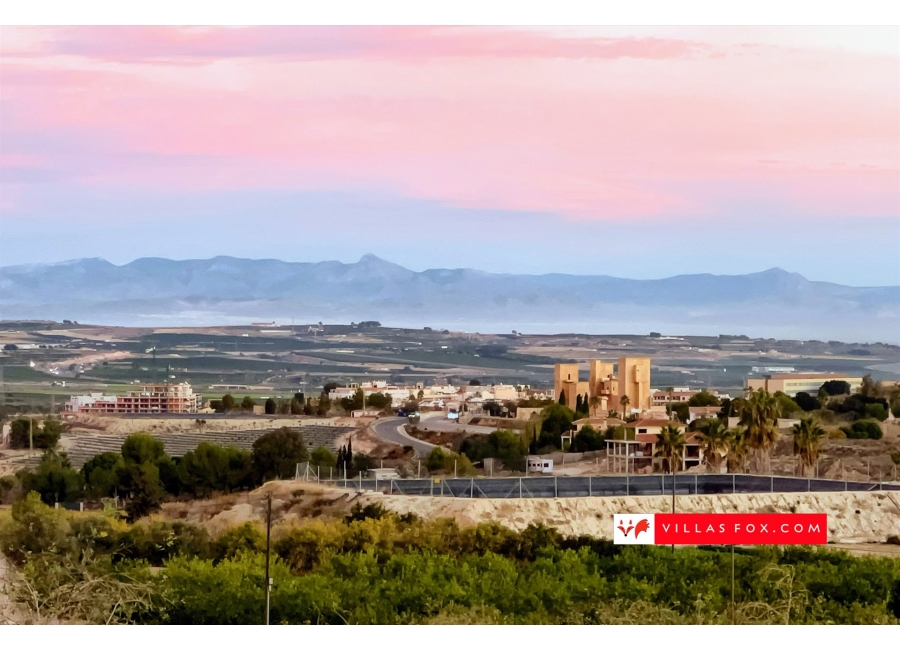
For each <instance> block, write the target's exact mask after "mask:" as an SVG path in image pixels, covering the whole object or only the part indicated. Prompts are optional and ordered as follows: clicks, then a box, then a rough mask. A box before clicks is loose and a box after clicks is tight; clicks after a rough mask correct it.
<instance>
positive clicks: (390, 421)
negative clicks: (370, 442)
mask: <svg viewBox="0 0 900 650" xmlns="http://www.w3.org/2000/svg"><path fill="white" fill-rule="evenodd" d="M407 422H408V420H407V419H406V418H384V419H383V420H376V421H375V422H374V423H372V433H374V434H375V435H376V436H377V437H378V438H381V439H382V440H384V441H385V442H392V443H394V444H395V445H403V446H407V445H408V446H410V447H412V448H413V449H415V450H416V454H418V455H421V456H425V455H427V454H428V452H430V451H431V450H432V449H433V448H434V447H435V446H436V445H432V444H431V443H430V442H424V441H422V440H417V439H416V438H413V437H412V436H411V435H409V434H408V433H406V431H404V429H403V427H404V426H405V425H406V424H407Z"/></svg>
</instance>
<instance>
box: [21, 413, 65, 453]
mask: <svg viewBox="0 0 900 650" xmlns="http://www.w3.org/2000/svg"><path fill="white" fill-rule="evenodd" d="M65 427H66V425H64V424H63V423H61V422H60V421H59V420H55V419H53V418H47V419H46V420H44V422H43V424H42V423H40V422H38V421H36V420H34V419H28V418H20V419H18V420H13V421H12V423H11V424H10V432H9V444H10V446H11V447H12V448H13V449H28V448H29V447H30V445H31V443H32V441H33V442H34V448H35V449H53V448H54V447H56V443H57V442H59V438H60V436H61V435H62V433H63V431H65Z"/></svg>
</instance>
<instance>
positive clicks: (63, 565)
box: [0, 495, 900, 624]
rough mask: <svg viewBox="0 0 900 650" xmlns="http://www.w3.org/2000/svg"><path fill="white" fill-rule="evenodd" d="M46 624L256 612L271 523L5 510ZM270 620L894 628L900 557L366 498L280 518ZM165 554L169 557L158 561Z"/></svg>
mask: <svg viewBox="0 0 900 650" xmlns="http://www.w3.org/2000/svg"><path fill="white" fill-rule="evenodd" d="M0 543H2V550H3V553H4V554H5V555H6V556H7V558H8V560H9V561H10V564H11V565H12V566H13V582H12V588H11V590H12V592H13V593H12V596H13V598H14V599H15V600H17V601H19V602H20V603H21V604H22V605H23V606H24V607H26V608H27V610H28V611H29V612H30V613H31V616H32V618H33V620H35V621H51V620H58V619H73V620H82V621H91V622H96V623H106V622H118V623H127V622H133V623H182V624H200V623H218V624H255V623H260V622H261V621H262V620H263V615H264V592H263V583H264V575H265V554H264V553H265V532H264V530H262V529H261V528H260V527H258V526H256V525H255V524H244V525H243V526H240V527H238V528H234V529H231V530H228V531H226V532H225V533H224V534H222V535H221V536H219V537H218V538H211V537H210V536H209V535H208V534H207V533H206V532H205V530H204V529H202V528H199V527H197V526H193V525H190V524H185V523H181V522H167V521H158V522H154V523H149V524H137V525H129V524H126V523H124V522H122V521H120V520H119V519H117V517H116V516H115V513H113V512H108V513H105V514H103V515H92V516H84V515H79V514H65V513H62V512H60V511H54V510H53V509H51V508H48V507H47V506H45V505H43V504H42V503H41V502H40V499H39V498H37V496H36V495H31V496H30V497H29V498H27V499H25V500H23V501H21V502H19V503H18V504H16V506H15V507H14V509H13V516H12V517H11V518H7V519H6V520H4V521H3V522H2V523H0ZM272 550H273V563H272V576H273V578H274V588H273V592H272V610H271V617H272V621H273V622H274V623H329V624H341V623H351V624H386V623H391V624H392V623H535V624H559V623H648V624H661V623H730V622H732V620H733V621H735V622H738V623H894V624H896V623H898V622H900V621H898V615H900V561H898V560H892V559H883V558H854V557H851V556H849V555H847V554H846V553H843V552H835V551H827V550H817V549H811V548H798V547H794V548H786V549H775V548H757V549H753V550H743V549H738V551H737V553H736V557H735V594H734V598H735V607H734V608H732V606H731V552H730V549H711V548H710V549H704V548H678V549H676V550H675V551H674V552H673V551H672V549H670V548H666V547H659V548H657V547H646V546H625V547H616V546H613V545H612V544H610V543H609V542H605V541H600V540H596V539H592V538H588V537H579V538H564V537H562V536H560V535H559V534H558V533H556V531H554V530H553V529H550V528H545V527H541V526H531V527H529V528H528V529H526V530H525V531H523V532H520V533H517V532H514V531H511V530H509V529H506V528H503V527H501V526H498V525H493V524H482V525H479V526H475V527H471V528H460V527H458V526H457V525H456V524H455V523H454V522H452V521H448V520H442V521H433V522H426V521H421V520H417V519H415V518H412V517H398V516H396V515H393V514H388V513H385V512H383V511H381V510H380V509H379V508H378V507H373V506H369V507H367V508H365V509H357V510H356V511H355V512H353V513H352V515H350V516H348V517H347V518H346V520H343V521H329V522H325V521H320V520H312V521H309V522H304V523H302V524H294V525H291V526H285V527H279V528H276V529H275V531H273V543H272ZM153 567H157V568H153Z"/></svg>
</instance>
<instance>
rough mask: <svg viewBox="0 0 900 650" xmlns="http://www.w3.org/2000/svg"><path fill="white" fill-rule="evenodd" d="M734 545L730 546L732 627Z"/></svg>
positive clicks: (732, 619)
mask: <svg viewBox="0 0 900 650" xmlns="http://www.w3.org/2000/svg"><path fill="white" fill-rule="evenodd" d="M734 620H735V612H734V544H732V545H731V624H732V625H734Z"/></svg>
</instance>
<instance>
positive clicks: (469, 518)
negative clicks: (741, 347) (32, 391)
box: [163, 481, 900, 544]
mask: <svg viewBox="0 0 900 650" xmlns="http://www.w3.org/2000/svg"><path fill="white" fill-rule="evenodd" d="M270 492H271V494H272V495H273V513H274V519H275V521H276V522H289V521H292V520H293V521H296V520H299V519H304V518H308V517H331V516H343V515H344V514H346V513H347V512H349V510H350V508H351V507H352V506H353V504H355V503H362V504H366V503H373V502H377V503H380V504H381V505H382V506H383V507H385V508H387V509H389V510H392V511H394V512H397V513H400V514H405V513H412V514H415V515H417V516H419V517H422V518H425V519H438V518H445V517H446V518H452V519H455V520H456V521H457V522H458V523H459V524H460V525H462V526H472V525H475V524H479V523H486V522H496V523H498V524H502V525H504V526H507V527H509V528H512V529H514V530H522V529H524V528H526V527H527V526H528V525H529V524H532V523H541V524H544V525H547V526H553V527H554V528H556V529H557V530H559V532H560V533H563V534H565V535H572V536H576V535H591V536H594V537H601V538H605V539H612V533H613V515H614V514H616V513H624V512H633V513H642V512H648V513H650V512H670V511H671V507H672V502H671V499H670V497H668V496H646V497H581V498H565V499H463V498H450V497H410V496H401V495H386V494H382V493H375V492H364V493H361V494H360V493H358V492H357V491H356V490H345V489H340V488H331V487H324V486H321V485H316V484H310V483H303V482H300V481H273V482H271V483H267V484H266V485H265V486H263V487H261V488H259V489H258V490H255V491H254V492H251V493H250V494H243V495H229V496H227V497H221V498H219V499H213V500H210V501H204V502H191V503H185V504H174V503H171V504H166V505H165V507H164V509H163V514H164V516H166V517H169V518H177V519H186V520H188V521H193V522H197V523H203V524H204V525H206V526H207V527H208V528H209V529H210V530H211V532H216V531H219V530H222V529H224V528H227V527H229V526H234V525H239V524H241V523H243V522H245V521H252V520H256V521H260V522H262V521H264V518H265V499H266V495H267V494H269V493H270ZM677 509H678V511H679V512H697V513H703V512H722V513H726V512H818V513H823V512H824V513H826V514H827V515H828V527H829V541H830V542H833V543H840V544H861V543H884V542H886V541H887V539H888V538H889V537H891V536H898V537H900V494H898V493H890V492H842V493H802V494H736V495H731V494H725V495H716V496H681V497H678V500H677Z"/></svg>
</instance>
